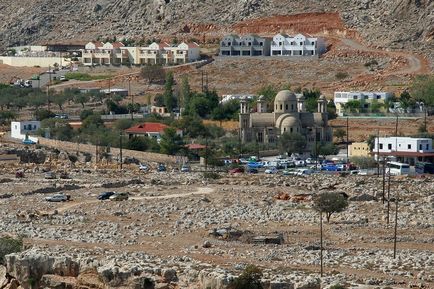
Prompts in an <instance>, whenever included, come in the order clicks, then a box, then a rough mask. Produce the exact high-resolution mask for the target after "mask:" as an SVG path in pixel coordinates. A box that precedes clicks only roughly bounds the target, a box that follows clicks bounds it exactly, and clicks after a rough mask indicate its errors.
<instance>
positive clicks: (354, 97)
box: [333, 91, 393, 116]
mask: <svg viewBox="0 0 434 289" xmlns="http://www.w3.org/2000/svg"><path fill="white" fill-rule="evenodd" d="M392 97H393V93H391V92H381V91H375V92H369V91H336V92H335V94H334V99H333V101H334V103H335V106H336V113H337V114H338V115H339V116H343V115H344V113H345V104H347V103H348V102H349V101H358V102H360V109H361V110H365V111H367V112H368V111H369V110H370V108H371V105H372V104H373V103H378V104H384V102H385V101H386V100H388V99H390V98H392ZM383 110H384V109H383Z"/></svg>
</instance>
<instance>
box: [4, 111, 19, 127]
mask: <svg viewBox="0 0 434 289" xmlns="http://www.w3.org/2000/svg"><path fill="white" fill-rule="evenodd" d="M16 118H17V114H16V113H15V112H13V111H9V110H4V111H0V124H8V123H9V122H10V121H11V120H14V119H16Z"/></svg>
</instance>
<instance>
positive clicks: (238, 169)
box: [229, 167, 244, 174]
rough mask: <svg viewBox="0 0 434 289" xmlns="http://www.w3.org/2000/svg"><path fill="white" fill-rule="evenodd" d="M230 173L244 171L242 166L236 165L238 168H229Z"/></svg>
mask: <svg viewBox="0 0 434 289" xmlns="http://www.w3.org/2000/svg"><path fill="white" fill-rule="evenodd" d="M229 173H230V174H242V173H244V168H242V167H238V168H233V169H230V170H229Z"/></svg>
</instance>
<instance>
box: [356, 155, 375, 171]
mask: <svg viewBox="0 0 434 289" xmlns="http://www.w3.org/2000/svg"><path fill="white" fill-rule="evenodd" d="M350 161H351V162H352V163H353V164H355V165H356V166H357V167H358V168H361V169H369V168H374V167H376V165H377V162H376V161H375V160H374V158H371V157H351V158H350Z"/></svg>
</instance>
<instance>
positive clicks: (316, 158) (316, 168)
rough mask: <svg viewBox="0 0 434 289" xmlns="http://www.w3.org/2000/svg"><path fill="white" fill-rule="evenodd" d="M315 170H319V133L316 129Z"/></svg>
mask: <svg viewBox="0 0 434 289" xmlns="http://www.w3.org/2000/svg"><path fill="white" fill-rule="evenodd" d="M315 170H318V133H317V127H315Z"/></svg>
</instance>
